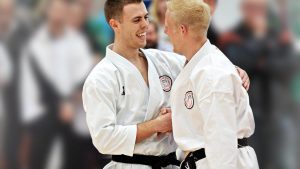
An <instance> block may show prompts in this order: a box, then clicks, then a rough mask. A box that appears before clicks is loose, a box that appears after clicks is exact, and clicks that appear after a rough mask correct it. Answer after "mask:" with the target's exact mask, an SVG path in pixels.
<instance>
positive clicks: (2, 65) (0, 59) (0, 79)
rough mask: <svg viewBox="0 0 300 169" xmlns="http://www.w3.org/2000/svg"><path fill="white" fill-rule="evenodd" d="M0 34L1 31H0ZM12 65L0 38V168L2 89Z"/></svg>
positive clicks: (0, 163) (0, 157) (1, 161)
mask: <svg viewBox="0 0 300 169" xmlns="http://www.w3.org/2000/svg"><path fill="white" fill-rule="evenodd" d="M0 36H1V33H0ZM11 71H12V67H11V63H10V58H9V55H8V54H7V52H6V49H5V48H4V45H3V43H2V42H1V40H0V168H6V167H5V163H6V160H5V158H4V131H5V130H4V128H5V124H6V123H5V109H4V103H3V98H2V97H3V91H4V90H5V88H6V87H7V84H8V83H9V81H10V78H11V74H12V72H11Z"/></svg>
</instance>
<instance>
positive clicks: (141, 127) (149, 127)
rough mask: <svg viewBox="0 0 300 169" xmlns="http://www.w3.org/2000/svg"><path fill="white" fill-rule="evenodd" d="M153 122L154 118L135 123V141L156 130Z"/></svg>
mask: <svg viewBox="0 0 300 169" xmlns="http://www.w3.org/2000/svg"><path fill="white" fill-rule="evenodd" d="M155 123H156V121H155V119H154V120H150V121H147V122H144V123H140V124H138V125H137V133H136V143H140V142H142V141H144V140H145V139H147V138H149V137H151V136H152V135H153V134H156V133H157V132H158V130H157V129H156V124H155Z"/></svg>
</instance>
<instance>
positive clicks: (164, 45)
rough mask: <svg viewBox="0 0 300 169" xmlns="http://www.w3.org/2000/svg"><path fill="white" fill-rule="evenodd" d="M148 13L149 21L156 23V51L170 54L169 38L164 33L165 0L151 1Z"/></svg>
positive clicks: (171, 49)
mask: <svg viewBox="0 0 300 169" xmlns="http://www.w3.org/2000/svg"><path fill="white" fill-rule="evenodd" d="M149 11H150V17H151V19H153V21H154V22H156V23H158V37H159V40H158V47H157V49H159V50H163V51H169V52H172V51H173V45H172V44H171V42H170V39H169V37H168V36H167V35H166V34H165V33H164V25H165V15H166V11H167V0H152V2H151V5H150V7H149Z"/></svg>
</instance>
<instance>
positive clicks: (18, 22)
mask: <svg viewBox="0 0 300 169" xmlns="http://www.w3.org/2000/svg"><path fill="white" fill-rule="evenodd" d="M20 9H21V8H20V7H19V6H17V4H16V2H15V1H14V0H0V41H1V43H2V46H3V48H5V50H6V51H7V53H8V56H9V60H10V61H11V65H12V74H11V80H10V82H9V83H8V84H7V87H6V88H5V90H4V91H3V101H4V104H3V106H4V108H5V112H4V119H5V125H4V135H3V141H4V143H3V144H4V150H3V151H4V153H3V154H4V158H5V161H6V167H7V169H19V166H18V164H19V162H18V152H19V147H20V146H19V145H20V135H21V125H20V123H21V122H20V99H19V94H20V93H19V87H18V85H19V75H20V69H19V68H20V65H19V63H20V55H21V51H22V49H23V47H24V44H26V41H27V40H28V38H29V35H30V26H29V25H30V23H29V22H28V21H29V20H27V19H25V18H26V17H27V15H25V13H26V12H25V10H20Z"/></svg>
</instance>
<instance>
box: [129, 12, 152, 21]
mask: <svg viewBox="0 0 300 169" xmlns="http://www.w3.org/2000/svg"><path fill="white" fill-rule="evenodd" d="M145 16H149V13H146V14H145V15H144V16H143V17H145ZM143 17H142V16H136V17H133V18H132V20H135V19H140V18H143Z"/></svg>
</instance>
